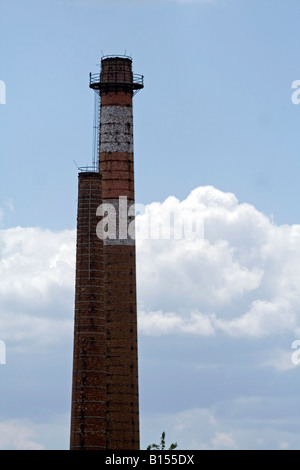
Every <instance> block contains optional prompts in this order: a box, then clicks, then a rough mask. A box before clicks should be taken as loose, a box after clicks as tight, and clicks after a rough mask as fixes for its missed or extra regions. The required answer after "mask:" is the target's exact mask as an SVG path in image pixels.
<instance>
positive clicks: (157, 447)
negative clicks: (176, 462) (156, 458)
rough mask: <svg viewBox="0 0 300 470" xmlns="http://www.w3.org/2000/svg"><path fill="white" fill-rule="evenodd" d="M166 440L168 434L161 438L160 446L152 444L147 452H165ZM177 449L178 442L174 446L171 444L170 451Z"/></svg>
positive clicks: (163, 434)
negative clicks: (152, 450)
mask: <svg viewBox="0 0 300 470" xmlns="http://www.w3.org/2000/svg"><path fill="white" fill-rule="evenodd" d="M165 438H166V433H165V432H163V433H162V435H161V438H160V444H150V445H149V446H148V447H147V450H151V449H155V450H165V448H166V440H165ZM176 447H177V442H175V443H174V444H171V445H170V447H169V449H168V450H174V449H176Z"/></svg>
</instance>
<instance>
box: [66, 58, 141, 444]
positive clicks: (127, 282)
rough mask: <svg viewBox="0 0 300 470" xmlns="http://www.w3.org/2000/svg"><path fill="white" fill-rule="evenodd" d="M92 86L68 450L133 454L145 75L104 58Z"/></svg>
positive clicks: (81, 210) (125, 62)
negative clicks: (135, 109) (96, 121)
mask: <svg viewBox="0 0 300 470" xmlns="http://www.w3.org/2000/svg"><path fill="white" fill-rule="evenodd" d="M90 87H91V88H92V89H94V90H95V91H96V93H97V94H98V95H99V96H100V102H101V106H100V129H99V147H98V148H99V167H98V166H95V167H94V168H93V171H88V172H83V173H81V174H80V175H79V190H78V191H79V194H78V221H77V224H78V226H77V260H76V263H77V264H76V300H75V331H74V359H73V388H72V417H71V449H74V450H75V449H79V450H80V449H82V450H85V449H91V450H92V449H95V450H97V449H98V450H101V449H102V450H104V449H119V450H122V449H130V450H131V449H139V395H138V351H137V306H136V261H135V239H134V238H135V237H134V230H133V219H134V213H133V211H132V210H131V209H130V208H131V207H132V206H133V204H134V158H133V114H132V97H133V95H134V94H135V92H136V91H138V90H139V89H141V88H143V77H142V76H141V75H133V73H132V60H131V58H129V57H115V56H114V57H104V58H102V61H101V73H100V74H96V75H90ZM107 213H109V217H108V218H107V220H108V223H107V224H106V222H105V221H106V217H105V216H106V215H107ZM100 216H103V218H102V219H101V218H100ZM112 217H113V218H114V221H112V227H116V231H115V232H113V233H112V232H111V226H110V221H111V218H112Z"/></svg>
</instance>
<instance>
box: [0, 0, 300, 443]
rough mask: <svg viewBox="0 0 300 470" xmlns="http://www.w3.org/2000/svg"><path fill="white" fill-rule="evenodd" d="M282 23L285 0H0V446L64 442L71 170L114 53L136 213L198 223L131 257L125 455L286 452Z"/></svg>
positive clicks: (286, 19) (288, 338) (291, 124)
mask: <svg viewBox="0 0 300 470" xmlns="http://www.w3.org/2000/svg"><path fill="white" fill-rule="evenodd" d="M298 20H299V2H298V1H297V0H290V1H289V2H285V1H284V0H259V1H258V0H251V1H250V0H215V1H206V2H204V1H203V2H202V1H201V0H190V1H184V0H182V1H180V0H152V1H151V0H149V1H142V0H140V1H134V0H132V1H129V0H128V1H127V0H124V1H122V2H121V1H111V0H110V1H108V0H52V1H51V2H50V1H43V2H39V1H36V0H34V1H33V0H29V1H27V2H23V1H21V0H11V1H10V2H4V1H1V0H0V58H1V60H0V80H2V81H4V82H5V84H6V104H5V105H2V104H1V105H0V154H1V160H0V165H1V166H0V215H1V219H0V220H1V246H0V267H1V269H0V278H1V285H2V287H1V288H0V340H3V341H5V343H6V347H7V364H5V365H1V364H0V383H1V387H0V403H1V406H0V448H3V449H4V448H68V432H69V429H68V427H69V413H70V384H71V382H70V380H71V360H72V357H71V356H72V333H73V331H72V319H73V298H74V285H73V281H74V279H73V278H74V246H75V245H74V240H75V238H74V235H75V234H74V229H75V226H76V201H77V168H76V166H75V164H74V161H75V162H76V163H77V165H78V166H81V165H86V164H90V163H91V161H92V144H93V109H94V96H93V92H92V91H91V90H90V89H89V87H88V80H89V73H90V72H96V71H97V70H98V69H99V63H100V60H101V56H102V54H124V53H125V52H126V53H127V54H130V55H131V56H132V58H133V67H134V71H135V72H136V73H141V74H143V75H144V77H145V89H144V90H142V91H141V92H139V93H138V94H137V95H136V96H135V97H134V141H135V178H136V182H135V186H136V201H137V202H138V203H142V204H146V205H147V206H148V207H149V210H150V211H154V212H153V213H154V214H155V211H156V210H157V207H158V206H155V205H154V204H153V203H154V202H155V201H156V202H159V203H160V209H161V210H162V211H164V210H167V207H168V198H169V196H173V197H175V198H177V200H178V201H179V202H178V204H179V206H178V207H179V209H180V210H181V211H182V212H183V213H184V211H185V210H186V207H191V206H193V205H194V206H195V207H198V208H199V210H201V211H203V216H204V218H205V221H206V226H205V237H206V241H205V244H204V247H203V248H202V249H200V251H199V252H197V253H194V252H193V253H192V252H191V251H189V249H188V247H187V245H185V244H184V243H182V244H179V245H178V246H177V245H176V246H175V245H174V244H173V243H170V244H169V245H166V244H159V242H156V243H143V242H141V243H140V244H138V296H139V297H138V298H139V325H140V336H139V345H140V393H141V438H142V445H144V447H145V446H146V445H147V444H148V443H149V442H153V441H154V440H157V439H159V435H160V433H161V431H162V430H166V432H167V438H168V436H169V438H170V439H172V440H173V441H174V440H175V441H178V443H179V445H181V448H297V446H299V445H298V442H299V419H300V410H299V403H298V399H297V393H296V392H297V390H298V389H299V376H300V372H299V368H297V367H296V366H295V365H293V364H292V363H291V360H290V356H291V352H292V349H291V344H292V341H293V340H295V339H297V338H298V337H299V335H300V312H299V305H300V302H299V299H300V290H299V285H300V284H299V282H298V280H300V273H299V258H300V253H299V250H300V248H299V246H300V245H299V241H300V238H299V237H300V236H299V230H300V229H299V208H298V205H299V203H298V201H299V185H298V181H299V172H300V168H299V165H300V164H299V148H300V137H299V136H300V133H299V124H300V105H299V106H297V105H295V104H293V103H292V100H291V96H292V92H293V90H292V82H293V81H294V80H299V79H300V63H299V60H298V52H299V47H298V44H299V39H300V38H299V35H300V33H299V21H298ZM174 390H175V392H174ZM25 398H26V407H25V409H24V407H23V402H24V399H25ZM16 433H17V434H18V436H20V437H19V440H16V437H15V436H16ZM189 446H190V447H189Z"/></svg>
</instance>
